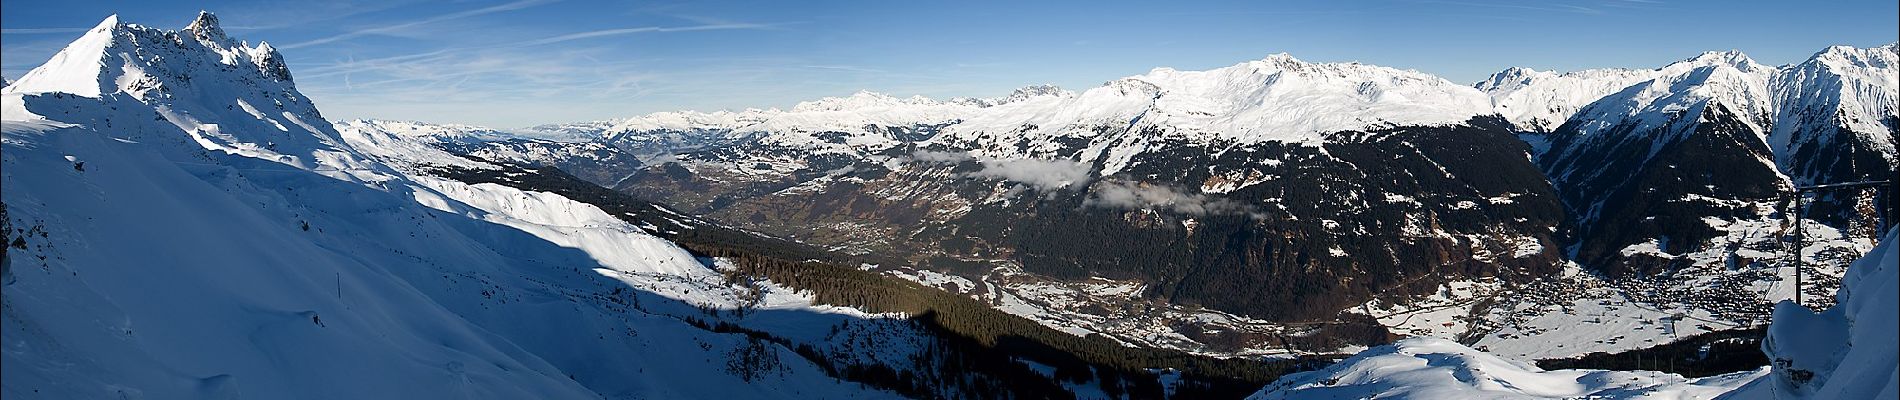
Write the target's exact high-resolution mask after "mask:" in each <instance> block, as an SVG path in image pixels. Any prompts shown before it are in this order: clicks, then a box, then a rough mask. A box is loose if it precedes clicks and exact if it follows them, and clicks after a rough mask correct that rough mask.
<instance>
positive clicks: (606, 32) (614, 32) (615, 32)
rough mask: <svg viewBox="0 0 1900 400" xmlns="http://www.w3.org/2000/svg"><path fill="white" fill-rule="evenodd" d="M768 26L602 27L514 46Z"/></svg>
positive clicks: (764, 26) (763, 26)
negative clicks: (658, 33)
mask: <svg viewBox="0 0 1900 400" xmlns="http://www.w3.org/2000/svg"><path fill="white" fill-rule="evenodd" d="M768 27H770V25H765V24H742V23H729V24H714V25H695V26H677V27H664V26H646V27H638V28H618V29H601V30H596V31H587V32H577V33H570V34H566V35H560V36H554V37H549V38H543V39H536V40H531V41H527V42H521V43H516V44H513V46H539V45H544V44H554V43H560V42H566V41H571V40H581V39H589V38H597V37H606V36H620V35H628V34H635V33H649V32H655V33H657V32H692V31H720V30H735V29H765V28H768Z"/></svg>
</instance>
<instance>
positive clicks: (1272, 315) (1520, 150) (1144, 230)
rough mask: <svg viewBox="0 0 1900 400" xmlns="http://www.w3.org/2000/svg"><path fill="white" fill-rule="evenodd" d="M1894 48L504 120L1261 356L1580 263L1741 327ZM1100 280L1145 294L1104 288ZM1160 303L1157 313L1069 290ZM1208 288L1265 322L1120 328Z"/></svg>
mask: <svg viewBox="0 0 1900 400" xmlns="http://www.w3.org/2000/svg"><path fill="white" fill-rule="evenodd" d="M1895 47H1896V46H1895V45H1887V46H1880V47H1874V48H1866V49H1859V48H1852V47H1844V46H1840V47H1831V48H1827V49H1824V50H1822V51H1820V52H1818V53H1816V54H1814V56H1812V57H1811V58H1810V59H1808V60H1806V61H1803V62H1801V63H1796V64H1791V65H1786V66H1780V67H1771V66H1764V65H1760V64H1757V63H1755V62H1754V61H1752V60H1750V59H1749V58H1748V57H1747V56H1745V55H1743V54H1741V53H1738V52H1709V53H1704V54H1701V55H1698V56H1696V57H1692V58H1689V59H1685V60H1682V61H1679V62H1675V63H1671V64H1669V65H1666V66H1663V67H1661V68H1657V69H1598V70H1587V71H1578V72H1569V73H1555V72H1542V71H1535V70H1530V69H1524V68H1511V69H1507V70H1505V71H1503V72H1500V73H1498V74H1495V75H1493V76H1491V77H1490V78H1488V79H1486V80H1484V81H1482V82H1479V83H1477V84H1475V85H1470V86H1466V85H1458V84H1453V83H1451V82H1448V81H1445V80H1443V79H1440V78H1437V77H1433V76H1431V75H1428V74H1424V73H1419V72H1416V71H1406V70H1398V69H1392V68H1385V67H1378V66H1371V65H1364V64H1357V63H1309V62H1304V61H1300V60H1298V59H1295V58H1293V57H1291V56H1287V55H1284V54H1279V55H1273V56H1270V57H1268V58H1266V59H1263V60H1258V61H1250V62H1246V63H1242V64H1237V65H1234V66H1231V67H1226V68H1219V69H1214V70H1209V71H1176V70H1172V69H1166V68H1161V69H1156V70H1154V71H1151V72H1149V73H1147V74H1143V75H1138V76H1131V77H1127V78H1122V79H1117V80H1113V81H1110V82H1108V83H1106V84H1104V85H1103V86H1101V87H1097V88H1093V89H1089V90H1086V91H1082V92H1079V93H1078V92H1072V91H1067V90H1062V89H1059V88H1055V87H1050V86H1031V87H1025V88H1023V89H1019V90H1017V91H1015V92H1014V93H1011V94H1009V95H1007V96H1003V97H996V98H957V99H950V100H933V99H927V98H922V97H912V98H897V97H892V96H886V95H882V94H877V93H870V92H860V93H858V94H855V95H852V96H848V97H842V98H825V99H820V100H816V101H810V102H805V103H801V104H799V105H797V106H795V107H792V108H791V109H785V110H780V109H769V110H758V109H754V110H744V111H720V112H662V113H654V114H649V115H644V116H639V117H633V118H627V119H622V120H612V121H599V122H586V123H572V124H560V125H546V126H539V127H533V128H528V129H524V130H521V131H518V132H517V134H520V135H523V136H524V137H557V138H561V139H559V140H555V141H544V143H546V146H564V145H565V146H581V144H578V143H586V145H587V146H595V147H591V148H590V149H592V150H589V151H584V152H576V154H579V153H589V152H598V151H599V150H600V149H599V148H598V146H600V145H603V144H604V145H607V146H610V147H612V148H613V149H614V150H617V151H619V152H621V153H624V156H621V157H617V158H619V159H623V160H624V159H629V158H632V159H639V160H642V161H640V162H638V163H635V162H631V161H620V162H594V161H590V160H596V159H601V157H600V156H576V155H563V154H561V152H558V151H554V152H546V153H543V154H542V155H541V156H538V157H527V158H517V160H518V161H526V162H530V163H538V164H547V165H553V166H557V167H560V168H562V169H566V170H578V171H585V174H587V175H588V176H590V178H589V179H590V180H593V181H594V182H595V183H597V184H601V185H603V186H608V187H612V188H615V189H616V190H620V191H622V192H624V193H628V194H630V195H633V196H636V197H640V198H645V199H650V200H653V201H657V202H660V203H664V204H669V205H672V206H675V207H678V208H681V209H684V210H688V211H690V212H693V213H697V214H702V215H705V216H707V217H709V218H711V219H713V220H718V221H722V222H725V223H730V224H734V225H735V226H739V227H742V228H745V229H750V230H755V231H758V232H762V233H767V234H771V235H775V236H780V237H784V238H790V239H794V240H797V241H801V242H805V243H810V244H813V245H817V246H821V247H827V248H832V249H835V250H837V251H842V252H846V253H852V254H857V255H861V256H864V257H866V258H867V259H870V260H873V261H875V262H873V263H874V264H877V265H879V266H881V267H890V268H898V269H905V268H916V269H922V270H931V271H934V272H939V273H948V274H950V275H951V277H952V278H956V279H962V280H964V281H965V282H962V283H959V284H958V285H955V286H954V288H955V290H961V291H966V292H971V293H972V294H981V295H983V296H986V297H985V299H986V301H990V302H992V303H994V304H997V305H998V306H1003V307H1007V306H1008V304H1011V303H1012V302H1016V300H1011V299H1010V298H1009V297H1012V296H1004V295H1002V294H1000V293H1007V292H1011V291H1014V292H1015V293H1017V294H1025V293H1033V292H1042V291H1048V290H1058V289H1056V288H1061V289H1059V290H1062V291H1065V292H1068V293H1073V294H1074V296H1073V297H1074V300H1075V301H1073V302H1068V301H1063V302H1051V303H1048V304H1029V305H1026V306H1025V307H1027V308H1032V309H1039V310H1037V311H1035V312H1027V311H1025V312H1024V313H1023V315H1027V316H1032V317H1035V318H1041V319H1043V320H1044V321H1046V322H1048V323H1051V324H1052V326H1072V327H1073V328H1075V329H1077V330H1078V331H1087V332H1099V333H1106V334H1111V335H1115V336H1118V337H1120V338H1121V339H1122V340H1125V341H1129V342H1135V343H1147V344H1161V343H1175V344H1177V345H1179V346H1183V347H1184V348H1189V349H1198V350H1200V351H1215V352H1234V351H1240V352H1246V351H1248V350H1247V349H1256V350H1257V349H1263V348H1274V347H1277V346H1280V345H1278V344H1276V343H1279V342H1282V341H1283V340H1280V339H1276V338H1275V336H1278V335H1284V333H1285V332H1284V331H1281V330H1279V329H1276V328H1260V327H1259V326H1262V325H1273V324H1274V323H1314V322H1324V324H1322V325H1329V326H1330V325H1341V326H1355V325H1359V324H1360V323H1362V322H1364V321H1363V320H1362V319H1361V318H1359V316H1360V315H1362V314H1373V316H1375V317H1376V316H1379V315H1382V314H1389V313H1384V312H1366V311H1365V310H1364V309H1363V307H1361V306H1366V305H1370V304H1369V303H1368V302H1369V301H1376V302H1377V303H1379V304H1380V305H1384V306H1394V305H1395V304H1405V303H1415V302H1418V301H1419V300H1420V299H1421V298H1422V297H1421V296H1429V295H1433V294H1434V293H1439V292H1442V291H1443V290H1445V289H1446V288H1448V287H1450V286H1448V285H1453V284H1455V283H1457V282H1473V283H1483V284H1484V285H1492V286H1496V287H1491V286H1486V287H1489V289H1486V290H1487V291H1495V292H1498V293H1505V290H1507V289H1502V288H1503V287H1505V286H1518V285H1527V284H1530V283H1531V282H1535V281H1538V280H1540V279H1559V278H1560V277H1561V276H1562V275H1564V274H1563V273H1562V272H1561V270H1562V269H1563V268H1564V265H1566V263H1569V262H1575V263H1577V264H1579V265H1581V266H1582V267H1583V268H1584V270H1586V271H1591V272H1592V273H1597V274H1601V278H1604V279H1607V281H1606V283H1605V284H1608V285H1611V286H1617V287H1618V288H1617V289H1616V290H1615V292H1619V293H1620V294H1615V295H1614V296H1634V297H1637V298H1639V303H1641V302H1647V303H1654V304H1653V306H1654V308H1656V309H1658V310H1678V311H1680V312H1689V313H1695V312H1707V313H1710V314H1711V315H1712V316H1713V317H1716V318H1717V319H1719V320H1723V321H1726V322H1727V323H1729V324H1732V325H1733V326H1746V325H1749V324H1753V323H1757V322H1760V321H1759V319H1760V318H1761V317H1764V316H1766V313H1767V311H1768V309H1767V306H1768V304H1770V303H1771V302H1772V300H1775V299H1779V298H1783V297H1788V296H1791V293H1792V290H1793V288H1792V287H1790V285H1787V284H1784V283H1782V282H1781V280H1782V279H1784V276H1785V275H1787V274H1788V273H1787V272H1784V271H1782V269H1781V268H1782V267H1785V266H1787V265H1789V261H1791V260H1789V259H1787V257H1786V254H1791V251H1790V250H1787V249H1785V246H1786V244H1785V242H1787V241H1788V237H1789V236H1791V232H1792V227H1793V224H1792V221H1793V219H1792V218H1789V217H1788V216H1787V215H1784V212H1785V211H1786V210H1787V208H1788V206H1789V204H1788V200H1789V199H1790V198H1791V195H1792V190H1793V187H1794V186H1797V185H1811V184H1818V183H1829V182H1852V181H1867V180H1884V179H1891V178H1892V177H1893V170H1894V166H1895V160H1896V152H1895V132H1896V131H1900V119H1897V117H1896V115H1900V106H1897V105H1896V103H1895V101H1894V99H1895V98H1896V96H1900V95H1896V87H1900V83H1896V81H1895V79H1896V78H1895V72H1896V70H1895V62H1896V58H1895ZM387 124H392V122H368V121H366V122H350V123H345V124H344V130H345V131H350V130H357V129H361V130H378V129H386V128H379V126H380V125H387ZM422 125H426V124H422ZM393 129H396V130H401V129H419V128H393ZM520 140H526V139H520ZM438 142H439V141H438ZM562 143H572V144H562ZM463 147H467V146H463ZM476 147H480V146H476ZM461 151H462V152H465V153H472V152H478V151H484V150H477V149H474V148H466V149H464V150H461ZM485 151H489V152H494V151H498V150H485ZM589 154H592V153H589ZM1892 202H1893V199H1892V197H1891V196H1882V195H1880V194H1878V193H1877V191H1876V190H1866V191H1860V192H1837V193H1829V194H1826V195H1824V196H1823V197H1820V198H1818V199H1816V200H1815V202H1814V204H1813V206H1812V207H1811V208H1810V209H1809V211H1808V212H1807V214H1806V215H1805V217H1806V218H1807V221H1809V223H1810V224H1811V225H1810V226H1808V227H1807V228H1808V229H1807V230H1808V232H1809V233H1808V234H1809V235H1810V238H1811V240H1813V241H1815V243H1814V244H1813V246H1812V247H1810V248H1809V249H1808V252H1807V253H1806V254H1807V256H1808V257H1810V259H1811V261H1823V260H1833V262H1830V263H1819V264H1820V265H1823V266H1838V265H1840V264H1841V263H1842V262H1844V261H1843V260H1846V259H1851V257H1852V256H1853V255H1855V254H1859V253H1860V252H1864V251H1866V250H1867V249H1868V248H1870V247H1871V246H1872V243H1873V238H1874V236H1875V232H1873V229H1874V227H1875V225H1876V224H1877V221H1878V220H1879V218H1880V216H1879V215H1880V214H1881V213H1884V212H1889V211H1882V210H1884V209H1891V208H1890V207H1891V206H1890V205H1891V204H1893V203H1892ZM1880 204H1888V205H1889V206H1886V208H1883V207H1882V206H1879V205H1880ZM1815 264H1816V263H1810V267H1809V270H1808V271H1806V272H1807V273H1808V274H1810V275H1811V276H1814V277H1816V278H1811V279H1810V281H1818V282H1820V283H1819V284H1817V285H1814V287H1812V288H1810V289H1809V290H1810V291H1814V292H1815V294H1816V295H1815V296H1811V297H1814V298H1821V299H1825V298H1826V297H1827V296H1826V294H1827V293H1830V292H1831V290H1832V289H1831V287H1832V286H1834V285H1836V284H1837V281H1836V280H1835V278H1834V277H1838V276H1839V274H1840V273H1841V271H1839V270H1838V268H1836V267H1813V265H1815ZM996 268H1000V269H996ZM1097 279H1105V280H1108V281H1113V282H1122V284H1127V285H1133V286H1134V287H1138V288H1139V290H1136V291H1134V292H1132V293H1130V295H1128V296H1119V297H1116V296H1111V297H1106V298H1104V297H1102V296H1095V295H1091V294H1088V293H1087V290H1086V288H1085V287H1086V286H1088V285H1091V284H1093V283H1091V282H1094V281H1093V280H1097ZM1485 282H1489V283H1485ZM1711 282H1719V284H1717V283H1711ZM1710 285H1714V286H1715V288H1713V289H1707V290H1704V289H1698V287H1700V286H1710ZM1696 291H1704V292H1709V293H1704V294H1699V295H1695V296H1689V295H1688V293H1689V292H1696ZM1473 296H1474V297H1473V299H1475V298H1476V297H1486V296H1487V295H1473ZM1592 296H1611V295H1609V294H1602V293H1599V294H1596V295H1592ZM1689 297H1695V298H1700V299H1701V300H1694V301H1690V300H1686V298H1689ZM1026 298H1027V297H1026ZM1148 300H1160V301H1161V302H1162V303H1161V304H1167V305H1168V306H1169V307H1166V308H1168V311H1165V312H1159V311H1139V312H1134V311H1127V310H1120V311H1107V312H1096V313H1084V312H1076V311H1074V310H1064V309H1073V308H1078V307H1077V306H1076V304H1094V305H1098V306H1102V307H1106V308H1107V309H1111V310H1112V309H1115V308H1117V305H1121V304H1127V303H1131V302H1145V301H1148ZM1468 300H1469V299H1468ZM1029 303H1036V302H1034V301H1030V302H1029ZM1071 303H1074V304H1071ZM1466 305H1469V304H1466ZM1202 307H1205V308H1211V309H1215V310H1220V311H1223V312H1228V313H1234V314H1237V317H1244V318H1257V319H1259V320H1258V321H1254V322H1251V323H1227V322H1216V323H1212V324H1207V325H1206V326H1202V327H1200V328H1193V329H1187V330H1186V332H1183V330H1182V329H1175V328H1169V329H1165V330H1162V331H1148V330H1142V329H1133V328H1129V329H1122V328H1108V327H1107V326H1115V325H1117V324H1116V323H1114V322H1112V321H1146V322H1148V323H1142V324H1128V325H1137V326H1144V327H1145V326H1152V325H1153V324H1163V325H1166V324H1167V323H1166V322H1165V321H1178V320H1181V319H1182V316H1184V315H1189V314H1192V313H1193V312H1194V311H1192V310H1194V309H1198V308H1202ZM1400 308H1401V309H1403V308H1404V307H1400ZM1355 309H1357V310H1358V311H1354V310H1355ZM1698 310H1699V311H1698ZM1496 311H1502V310H1490V311H1487V310H1475V309H1474V310H1470V314H1471V315H1472V316H1474V317H1482V316H1483V315H1484V314H1487V313H1494V312H1496ZM1392 312H1395V313H1398V314H1408V313H1405V312H1403V310H1393V311H1392ZM1665 314H1667V313H1665ZM1488 319H1491V320H1490V321H1487V322H1483V323H1475V324H1474V323H1467V322H1465V321H1443V322H1454V323H1453V324H1452V326H1450V327H1449V328H1447V327H1418V326H1413V327H1408V328H1404V329H1402V330H1410V329H1427V330H1432V331H1437V333H1439V334H1441V335H1450V336H1460V337H1465V338H1467V339H1470V338H1475V337H1478V336H1481V335H1484V334H1486V331H1491V330H1494V329H1496V328H1498V326H1497V325H1500V324H1505V325H1508V324H1514V322H1510V321H1506V320H1499V319H1497V318H1488ZM1506 319H1508V318H1506ZM1198 324H1199V323H1189V324H1188V325H1198ZM1384 325H1386V326H1388V327H1390V328H1397V327H1394V326H1392V325H1393V324H1390V323H1387V324H1384ZM1130 329H1132V330H1130ZM1709 329H1719V326H1716V327H1713V328H1709ZM1208 332H1218V333H1208ZM1686 333H1693V331H1691V332H1686ZM1686 333H1685V334H1686ZM1530 337H1535V336H1530ZM1526 340H1535V339H1528V338H1527V339H1526ZM1215 343H1220V345H1215ZM1335 344H1338V343H1335ZM1630 345H1631V344H1624V345H1623V346H1630ZM1578 354H1580V353H1578Z"/></svg>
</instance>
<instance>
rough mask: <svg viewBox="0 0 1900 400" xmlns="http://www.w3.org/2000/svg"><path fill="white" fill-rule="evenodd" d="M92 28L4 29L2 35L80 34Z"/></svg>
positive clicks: (1, 31) (0, 30) (0, 31)
mask: <svg viewBox="0 0 1900 400" xmlns="http://www.w3.org/2000/svg"><path fill="white" fill-rule="evenodd" d="M87 29H92V28H4V29H0V33H4V34H8V35H37V34H47V33H79V32H85V31H86V30H87Z"/></svg>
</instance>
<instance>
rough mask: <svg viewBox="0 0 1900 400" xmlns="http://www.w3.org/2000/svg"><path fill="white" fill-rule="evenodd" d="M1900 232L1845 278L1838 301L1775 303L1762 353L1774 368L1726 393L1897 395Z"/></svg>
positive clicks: (1837, 396) (1832, 396) (1754, 395)
mask: <svg viewBox="0 0 1900 400" xmlns="http://www.w3.org/2000/svg"><path fill="white" fill-rule="evenodd" d="M1896 239H1900V230H1890V231H1888V232H1887V236H1886V238H1884V239H1883V240H1881V241H1880V243H1881V245H1880V247H1878V248H1876V249H1874V251H1872V252H1869V253H1867V256H1866V257H1864V258H1861V259H1860V261H1856V262H1854V266H1853V267H1850V268H1848V270H1847V275H1846V276H1845V277H1843V278H1842V280H1843V282H1842V283H1841V290H1840V293H1839V294H1838V297H1839V302H1838V303H1836V304H1838V305H1837V306H1835V307H1834V308H1830V309H1828V310H1827V311H1822V312H1818V313H1817V312H1814V311H1811V310H1808V309H1806V308H1803V307H1799V306H1795V305H1794V304H1793V303H1789V302H1782V303H1781V304H1779V305H1777V306H1776V307H1775V323H1774V324H1773V325H1770V326H1769V328H1768V339H1767V340H1766V341H1764V342H1763V344H1762V351H1764V352H1766V353H1768V359H1769V360H1770V362H1772V363H1773V368H1774V373H1773V374H1770V375H1768V376H1765V377H1762V378H1761V379H1759V380H1757V381H1755V382H1754V383H1751V384H1749V385H1748V386H1747V387H1744V388H1742V389H1741V390H1739V391H1737V392H1736V393H1734V394H1732V395H1730V396H1729V397H1727V398H1731V399H1795V398H1813V399H1892V398H1900V360H1897V359H1900V343H1896V340H1895V338H1894V333H1895V328H1896V327H1900V244H1896V243H1895V240H1896Z"/></svg>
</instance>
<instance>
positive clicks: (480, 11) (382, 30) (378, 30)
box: [278, 0, 556, 50]
mask: <svg viewBox="0 0 1900 400" xmlns="http://www.w3.org/2000/svg"><path fill="white" fill-rule="evenodd" d="M554 1H556V0H519V1H515V2H511V3H506V4H501V5H495V6H489V7H483V8H477V9H473V10H465V11H459V12H453V13H448V14H442V15H437V16H434V17H429V18H424V19H420V20H415V21H410V22H405V23H400V24H395V25H385V26H378V27H373V28H365V29H358V30H354V31H350V32H344V33H341V34H336V35H331V36H327V37H322V38H318V39H314V40H309V41H304V42H298V43H292V44H288V45H284V46H280V47H278V48H280V49H285V50H289V49H295V48H299V47H308V46H313V45H319V44H324V43H330V42H335V41H339V40H348V39H353V38H358V37H363V36H368V35H378V34H387V33H390V32H396V31H401V30H404V29H409V28H413V27H417V26H422V25H428V24H433V23H437V22H443V21H450V20H457V19H462V18H468V17H474V16H480V15H486V14H493V13H498V12H503V11H513V10H520V9H523V8H528V7H533V6H538V5H542V4H547V3H552V2H554Z"/></svg>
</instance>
